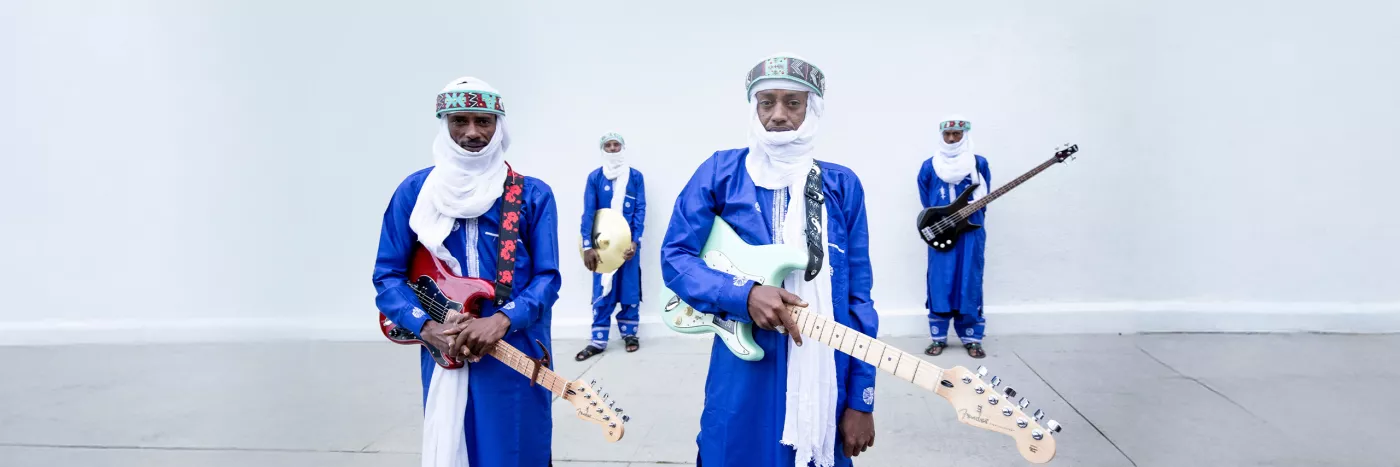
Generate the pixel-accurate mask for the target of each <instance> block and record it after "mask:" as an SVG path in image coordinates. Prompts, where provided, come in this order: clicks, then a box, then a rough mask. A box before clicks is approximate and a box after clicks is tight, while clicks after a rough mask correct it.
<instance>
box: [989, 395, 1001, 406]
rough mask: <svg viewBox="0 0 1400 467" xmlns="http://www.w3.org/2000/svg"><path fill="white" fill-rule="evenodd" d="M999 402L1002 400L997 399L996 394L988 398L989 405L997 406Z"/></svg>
mask: <svg viewBox="0 0 1400 467" xmlns="http://www.w3.org/2000/svg"><path fill="white" fill-rule="evenodd" d="M997 402H1001V398H999V397H997V395H996V394H992V395H990V396H987V403H988V404H992V405H997Z"/></svg>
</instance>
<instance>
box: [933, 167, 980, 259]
mask: <svg viewBox="0 0 1400 467" xmlns="http://www.w3.org/2000/svg"><path fill="white" fill-rule="evenodd" d="M977 187H978V185H977V184H976V183H974V184H972V185H971V186H969V187H967V189H966V190H963V192H962V193H960V194H958V198H957V199H955V200H953V202H952V203H948V205H947V206H936V207H931V208H925V209H924V210H923V211H920V212H919V218H918V227H919V236H920V237H922V238H923V239H924V243H927V244H928V246H929V247H931V248H933V249H935V250H938V251H949V250H952V249H953V248H954V247H956V246H957V244H958V238H960V237H961V236H962V234H963V233H966V232H971V231H973V230H977V229H980V228H982V225H981V224H973V223H972V222H971V221H969V220H968V218H965V217H959V216H958V215H957V212H958V211H959V210H961V209H962V208H965V207H967V205H968V203H969V202H970V201H971V200H972V192H973V190H976V189H977ZM940 222H942V223H944V224H945V226H943V228H941V229H939V228H936V227H935V226H938V224H939V223H940ZM946 224H951V225H946Z"/></svg>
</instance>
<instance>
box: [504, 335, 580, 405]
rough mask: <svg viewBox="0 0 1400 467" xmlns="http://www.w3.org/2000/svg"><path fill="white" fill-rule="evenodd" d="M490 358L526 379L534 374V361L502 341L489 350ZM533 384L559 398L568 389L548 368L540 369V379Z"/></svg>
mask: <svg viewBox="0 0 1400 467" xmlns="http://www.w3.org/2000/svg"><path fill="white" fill-rule="evenodd" d="M491 356H493V357H495V358H496V360H499V361H500V362H501V363H505V364H506V366H509V367H511V368H512V369H514V370H515V371H516V372H517V373H520V374H521V375H524V376H525V377H526V378H529V377H530V376H532V375H534V374H535V361H534V360H533V359H531V358H530V357H529V356H528V355H525V353H524V352H521V351H520V349H517V348H515V347H514V346H511V345H510V344H507V343H506V342H504V341H501V342H498V343H497V344H496V346H495V347H494V348H493V349H492V350H491ZM535 382H536V383H538V384H539V385H541V386H544V387H545V389H548V390H549V391H550V392H553V393H555V394H559V395H561V396H562V395H563V394H564V391H565V389H567V388H568V383H567V381H564V380H563V378H561V377H560V376H559V375H558V374H557V373H555V372H554V371H553V370H550V369H549V367H542V368H540V377H539V378H538V379H537V380H535ZM561 382H563V384H561Z"/></svg>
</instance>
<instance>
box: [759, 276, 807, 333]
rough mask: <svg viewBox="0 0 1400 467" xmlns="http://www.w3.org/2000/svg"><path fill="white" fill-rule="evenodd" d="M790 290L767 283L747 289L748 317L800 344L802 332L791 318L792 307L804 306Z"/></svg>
mask: <svg viewBox="0 0 1400 467" xmlns="http://www.w3.org/2000/svg"><path fill="white" fill-rule="evenodd" d="M806 306H807V302H804V301H802V299H801V298H798V296H796V295H793V294H792V292H788V291H786V290H783V289H780V288H778V287H773V286H769V285H755V286H754V287H753V288H751V289H749V319H751V320H753V324H755V325H757V326H758V327H760V328H763V329H767V330H769V331H778V332H783V333H786V334H787V335H789V336H792V341H793V342H794V343H796V344H797V345H798V346H801V345H802V333H801V332H800V330H799V329H798V327H797V320H796V319H794V318H793V315H792V307H804V308H805V307H806Z"/></svg>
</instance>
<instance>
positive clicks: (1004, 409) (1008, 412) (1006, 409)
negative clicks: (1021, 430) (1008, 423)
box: [1001, 407, 1011, 417]
mask: <svg viewBox="0 0 1400 467" xmlns="http://www.w3.org/2000/svg"><path fill="white" fill-rule="evenodd" d="M1001 414H1002V415H1003V416H1007V417H1010V416H1011V407H1002V408H1001Z"/></svg>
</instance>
